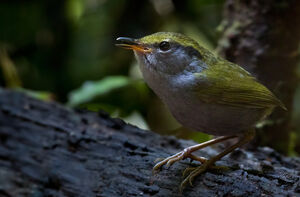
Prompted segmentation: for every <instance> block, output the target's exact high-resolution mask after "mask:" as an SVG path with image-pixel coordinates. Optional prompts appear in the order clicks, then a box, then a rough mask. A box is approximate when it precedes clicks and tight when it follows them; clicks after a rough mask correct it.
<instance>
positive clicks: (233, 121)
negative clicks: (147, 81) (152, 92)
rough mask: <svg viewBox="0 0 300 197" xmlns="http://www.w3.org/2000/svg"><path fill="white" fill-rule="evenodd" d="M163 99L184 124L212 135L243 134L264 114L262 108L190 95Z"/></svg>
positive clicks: (177, 118)
mask: <svg viewBox="0 0 300 197" xmlns="http://www.w3.org/2000/svg"><path fill="white" fill-rule="evenodd" d="M180 97H181V98H178V97H177V96H175V95H174V97H173V98H171V99H170V98H168V99H167V100H166V99H163V100H164V102H165V103H166V104H167V105H168V107H169V109H170V111H171V112H172V114H173V116H174V117H175V118H176V120H177V121H178V122H180V123H181V124H182V125H183V126H185V127H187V128H190V129H193V130H197V131H200V132H204V133H207V134H211V135H218V136H220V135H242V134H243V133H244V132H245V131H247V130H248V129H250V128H253V127H254V126H255V124H256V123H257V122H258V121H259V120H261V118H262V116H263V115H264V113H263V111H262V110H257V109H247V108H238V107H232V106H226V105H218V104H211V103H204V102H201V101H199V100H196V99H195V98H191V97H189V96H186V95H185V96H183V95H181V96H180Z"/></svg>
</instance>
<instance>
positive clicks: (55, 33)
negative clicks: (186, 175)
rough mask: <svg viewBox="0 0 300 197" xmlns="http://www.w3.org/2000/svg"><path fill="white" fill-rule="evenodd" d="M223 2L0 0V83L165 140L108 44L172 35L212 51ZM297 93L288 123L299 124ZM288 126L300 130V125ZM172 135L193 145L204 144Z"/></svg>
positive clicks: (153, 104) (128, 61) (165, 119)
mask: <svg viewBox="0 0 300 197" xmlns="http://www.w3.org/2000/svg"><path fill="white" fill-rule="evenodd" d="M223 4H224V1H223V0H189V1H180V0H173V1H172V0H164V1H162V0H147V1H140V0H131V1H125V0H65V1H63V0H44V1H39V0H27V1H8V0H4V1H1V2H0V28H1V29H0V66H1V67H0V85H1V86H2V87H7V88H17V89H18V90H20V91H25V92H27V93H28V94H30V95H32V96H35V97H37V98H40V99H43V100H56V101H58V102H61V103H63V104H65V105H67V106H70V107H80V108H85V109H89V110H93V111H98V110H100V109H101V110H105V111H107V112H109V113H110V114H111V115H112V116H114V117H122V118H123V119H125V120H126V121H128V122H130V123H132V124H135V125H138V126H139V127H142V128H145V129H152V130H155V131H157V132H160V133H162V134H171V133H172V132H170V131H171V130H174V129H177V128H178V127H180V125H179V124H178V123H177V122H176V121H175V120H174V119H173V118H172V116H171V115H170V113H169V112H168V110H167V109H166V108H165V106H164V105H163V104H162V103H161V101H160V100H159V99H158V98H157V97H156V96H155V95H154V93H153V92H152V91H151V90H150V89H149V88H148V87H147V86H146V84H145V83H144V82H143V80H142V77H141V73H140V71H139V69H138V66H137V64H136V61H135V60H134V57H133V54H132V52H131V51H126V50H122V49H119V48H117V47H115V46H114V43H115V39H116V38H117V37H119V36H129V37H136V38H138V37H142V36H144V35H147V34H150V33H154V32H158V31H174V32H181V33H184V34H187V35H189V36H191V37H192V38H194V39H196V40H198V41H199V42H200V43H201V44H202V45H203V46H205V47H206V48H209V49H212V50H214V49H215V48H216V46H217V42H218V38H219V37H220V32H218V26H219V25H220V22H221V20H222V10H223ZM299 70H300V69H299ZM298 92H300V91H298ZM299 95H300V93H298V96H297V98H298V99H295V108H296V109H297V110H296V112H295V114H296V115H295V118H294V122H295V123H297V122H298V121H300V120H299V119H297V117H299V114H300V113H299V112H300V107H299V105H300V102H299V100H300V99H299V98H300V96H299ZM296 101H297V102H296ZM297 114H298V115H297ZM294 125H295V127H294V129H295V130H297V129H298V130H299V128H300V125H299V123H297V124H294ZM174 132H175V134H177V136H180V137H183V138H191V139H194V140H196V141H199V142H201V141H204V140H206V139H208V138H210V136H207V135H205V134H201V133H195V132H185V134H183V132H182V131H179V130H176V131H174ZM174 132H173V134H174Z"/></svg>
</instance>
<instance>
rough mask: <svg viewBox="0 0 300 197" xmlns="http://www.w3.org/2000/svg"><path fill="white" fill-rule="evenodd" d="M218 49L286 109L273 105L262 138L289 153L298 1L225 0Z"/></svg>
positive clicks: (298, 33) (299, 15)
mask: <svg viewBox="0 0 300 197" xmlns="http://www.w3.org/2000/svg"><path fill="white" fill-rule="evenodd" d="M224 11H225V17H224V20H223V22H222V25H221V27H222V28H221V29H223V30H222V31H223V36H222V38H221V39H220V42H219V47H218V52H219V53H220V54H221V55H222V56H224V57H225V58H226V59H228V60H230V61H232V62H235V63H237V64H239V65H241V66H243V67H244V68H245V69H246V70H248V71H249V72H250V73H252V74H253V75H254V76H256V77H257V79H258V80H259V81H260V82H262V83H263V84H264V85H266V86H267V87H268V88H269V89H270V90H272V91H273V92H274V93H275V95H277V96H278V97H279V98H280V99H281V100H282V101H283V103H284V104H285V105H286V107H287V108H288V111H287V112H286V111H283V110H281V109H276V110H275V112H274V113H273V114H272V115H271V117H270V120H271V121H268V124H266V125H265V126H264V127H263V132H261V135H260V138H259V139H260V141H261V142H262V144H264V145H269V146H272V147H274V148H276V150H279V151H280V152H282V153H287V152H288V147H289V142H290V131H291V128H290V121H291V115H292V105H293V97H294V93H295V88H296V85H297V76H296V72H295V70H296V66H297V63H298V60H299V51H298V48H299V43H300V26H299V21H300V1H297V0H266V1H262V0H251V1H248V0H245V1H235V0H227V1H226V4H225V9H224Z"/></svg>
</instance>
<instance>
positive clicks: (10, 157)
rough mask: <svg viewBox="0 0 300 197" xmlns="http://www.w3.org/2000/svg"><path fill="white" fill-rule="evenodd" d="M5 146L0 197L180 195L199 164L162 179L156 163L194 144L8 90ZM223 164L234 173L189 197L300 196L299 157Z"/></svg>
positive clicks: (1, 98)
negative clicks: (189, 173) (188, 174)
mask: <svg viewBox="0 0 300 197" xmlns="http://www.w3.org/2000/svg"><path fill="white" fill-rule="evenodd" d="M0 143H1V146H0V196H109V197H110V196H180V194H179V192H178V186H179V184H180V182H181V181H182V180H183V179H182V172H183V170H184V169H185V168H186V167H188V166H190V165H197V163H196V162H192V163H191V164H190V162H189V161H182V162H179V163H176V164H174V165H173V166H172V167H171V168H170V169H168V170H166V169H163V170H162V171H161V172H160V173H159V174H157V175H155V176H154V175H152V167H153V164H154V163H153V161H154V160H155V159H156V158H159V157H166V156H169V155H170V154H173V153H175V152H178V151H180V150H181V149H183V148H184V147H186V146H189V145H192V144H194V142H192V141H186V140H178V139H176V138H174V137H162V136H159V135H157V134H155V133H152V132H150V131H144V130H141V129H139V128H137V127H134V126H131V125H128V124H126V123H124V122H123V121H122V120H120V119H112V118H110V117H109V116H108V115H107V114H105V113H103V112H99V113H92V112H86V111H76V110H72V109H67V108H65V107H63V106H61V105H59V104H56V103H46V102H42V101H38V100H35V99H32V98H30V97H27V96H25V95H24V94H21V93H17V92H13V91H8V90H0ZM217 148H218V147H215V149H214V148H206V149H204V150H202V151H199V154H201V155H202V156H212V155H214V154H216V152H217V150H216V149H217ZM219 148H220V147H219ZM221 148H222V147H221ZM217 164H219V165H226V166H230V167H231V170H229V171H226V172H225V171H223V172H217V171H210V172H207V173H205V174H203V175H201V176H199V177H197V178H196V180H195V182H194V187H187V188H186V190H185V191H184V193H183V195H182V196H264V195H265V196H274V195H281V196H299V195H300V179H299V175H300V172H299V169H300V159H299V158H288V157H284V156H282V155H280V154H278V153H277V152H275V151H274V150H272V149H270V148H267V147H264V148H262V147H260V148H257V149H256V150H251V151H244V150H237V151H235V152H233V153H232V154H230V155H228V156H226V157H225V158H224V159H222V160H221V161H219V162H218V163H217Z"/></svg>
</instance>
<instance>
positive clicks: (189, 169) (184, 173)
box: [182, 167, 196, 177]
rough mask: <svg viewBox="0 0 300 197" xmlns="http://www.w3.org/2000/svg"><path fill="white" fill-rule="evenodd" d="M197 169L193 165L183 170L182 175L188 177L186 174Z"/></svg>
mask: <svg viewBox="0 0 300 197" xmlns="http://www.w3.org/2000/svg"><path fill="white" fill-rule="evenodd" d="M195 169H196V168H193V167H190V168H186V169H185V170H184V171H183V173H182V176H183V177H186V175H187V174H188V173H190V172H191V171H193V170H195Z"/></svg>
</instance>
